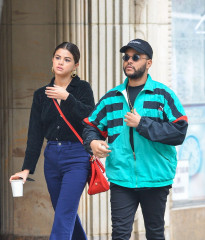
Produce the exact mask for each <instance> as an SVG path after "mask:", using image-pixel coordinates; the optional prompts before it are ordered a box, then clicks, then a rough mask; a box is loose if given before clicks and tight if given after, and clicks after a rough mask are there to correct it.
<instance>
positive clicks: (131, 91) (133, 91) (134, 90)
mask: <svg viewBox="0 0 205 240" xmlns="http://www.w3.org/2000/svg"><path fill="white" fill-rule="evenodd" d="M144 85H145V84H143V85H140V86H136V87H130V86H128V89H127V90H128V95H129V99H130V102H131V104H132V106H134V102H135V99H136V97H137V96H138V94H139V93H140V92H141V90H142V89H143V87H144ZM128 102H129V101H128ZM132 106H130V103H129V107H130V109H132ZM136 111H137V109H136ZM133 141H134V140H133V128H132V127H130V144H131V147H132V150H133V151H134V142H133Z"/></svg>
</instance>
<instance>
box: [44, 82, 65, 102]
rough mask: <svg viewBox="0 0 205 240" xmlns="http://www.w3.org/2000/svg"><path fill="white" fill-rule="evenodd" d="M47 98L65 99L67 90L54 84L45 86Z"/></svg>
mask: <svg viewBox="0 0 205 240" xmlns="http://www.w3.org/2000/svg"><path fill="white" fill-rule="evenodd" d="M45 93H46V95H47V97H48V98H54V99H61V100H66V99H67V97H68V96H69V92H67V91H66V89H65V88H63V87H60V86H57V85H54V87H46V91H45Z"/></svg>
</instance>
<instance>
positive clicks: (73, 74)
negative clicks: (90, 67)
mask: <svg viewBox="0 0 205 240" xmlns="http://www.w3.org/2000/svg"><path fill="white" fill-rule="evenodd" d="M76 76H77V72H76V70H74V71H72V73H71V77H72V78H74V77H76Z"/></svg>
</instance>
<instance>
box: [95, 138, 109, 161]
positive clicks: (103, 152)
mask: <svg viewBox="0 0 205 240" xmlns="http://www.w3.org/2000/svg"><path fill="white" fill-rule="evenodd" d="M90 147H91V149H92V151H93V154H94V155H95V156H96V157H98V158H104V157H107V156H108V153H109V152H111V150H109V149H108V148H109V146H108V145H107V143H106V142H105V141H102V140H93V141H92V142H91V143H90Z"/></svg>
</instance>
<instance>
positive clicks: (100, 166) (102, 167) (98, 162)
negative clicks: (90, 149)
mask: <svg viewBox="0 0 205 240" xmlns="http://www.w3.org/2000/svg"><path fill="white" fill-rule="evenodd" d="M90 161H91V162H94V161H95V162H96V163H97V165H98V166H99V168H100V169H101V171H102V172H103V173H104V172H105V167H104V166H103V164H102V163H101V161H100V160H99V159H98V158H97V157H95V156H94V155H93V156H92V157H91V159H90Z"/></svg>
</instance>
